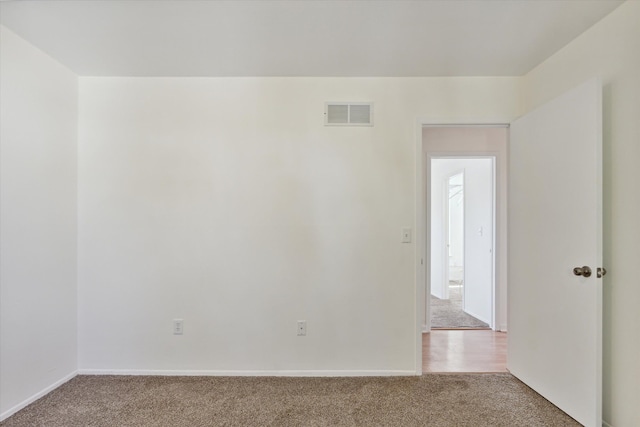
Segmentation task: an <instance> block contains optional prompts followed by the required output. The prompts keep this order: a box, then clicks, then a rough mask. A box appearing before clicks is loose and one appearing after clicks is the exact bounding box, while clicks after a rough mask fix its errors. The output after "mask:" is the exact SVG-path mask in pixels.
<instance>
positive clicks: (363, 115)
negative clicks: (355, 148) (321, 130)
mask: <svg viewBox="0 0 640 427" xmlns="http://www.w3.org/2000/svg"><path fill="white" fill-rule="evenodd" d="M324 124H325V126H373V103H371V102H327V103H326V104H325V107H324Z"/></svg>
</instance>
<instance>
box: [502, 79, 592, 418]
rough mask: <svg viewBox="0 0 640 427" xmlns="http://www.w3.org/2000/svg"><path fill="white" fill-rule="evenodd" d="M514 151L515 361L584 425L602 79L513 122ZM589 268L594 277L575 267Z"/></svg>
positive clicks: (520, 373) (588, 399)
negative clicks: (575, 269)
mask: <svg viewBox="0 0 640 427" xmlns="http://www.w3.org/2000/svg"><path fill="white" fill-rule="evenodd" d="M509 156H510V159H509V193H508V194H509V200H508V206H509V240H508V266H509V276H508V277H509V313H508V319H509V320H508V322H509V340H508V341H509V343H508V368H509V370H510V371H511V373H512V374H513V375H515V376H516V377H517V378H519V379H520V380H522V381H523V382H524V383H526V384H527V385H529V386H530V387H531V388H533V389H534V390H536V391H537V392H538V393H540V394H541V395H542V396H544V397H545V398H547V399H548V400H549V401H551V402H552V403H553V404H555V405H556V406H558V407H559V408H560V409H562V410H563V411H565V412H566V413H567V414H569V415H570V416H572V417H573V418H575V419H576V420H577V421H579V422H580V423H582V424H584V425H585V426H587V427H595V426H601V425H602V414H601V406H602V403H601V402H602V391H601V390H602V279H601V278H598V277H597V276H598V270H597V269H598V268H600V267H602V87H601V83H600V81H599V80H592V81H589V82H587V83H585V84H583V85H581V86H579V87H577V88H575V89H573V90H571V91H569V92H567V93H565V94H563V95H561V96H560V97H558V98H556V99H554V100H553V101H551V102H549V103H547V104H545V105H543V106H542V107H540V108H538V109H536V110H534V111H533V112H531V113H529V114H527V115H525V116H523V117H521V118H520V119H518V120H516V121H515V122H513V123H512V125H511V138H510V153H509ZM583 266H588V267H590V268H591V270H592V274H591V276H590V277H585V276H584V275H581V276H578V275H575V274H574V267H580V268H581V267H583ZM576 272H577V273H580V271H576Z"/></svg>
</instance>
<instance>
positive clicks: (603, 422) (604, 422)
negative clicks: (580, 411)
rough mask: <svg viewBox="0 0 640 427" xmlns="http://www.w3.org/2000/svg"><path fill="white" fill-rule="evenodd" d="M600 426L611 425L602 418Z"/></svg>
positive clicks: (606, 426) (608, 426) (610, 426)
mask: <svg viewBox="0 0 640 427" xmlns="http://www.w3.org/2000/svg"><path fill="white" fill-rule="evenodd" d="M602 427H613V426H612V425H611V424H609V423H608V422H606V421H605V420H602Z"/></svg>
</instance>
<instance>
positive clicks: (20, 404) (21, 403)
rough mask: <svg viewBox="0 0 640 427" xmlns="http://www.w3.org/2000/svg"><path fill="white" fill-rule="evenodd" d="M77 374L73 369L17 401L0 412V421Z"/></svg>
mask: <svg viewBox="0 0 640 427" xmlns="http://www.w3.org/2000/svg"><path fill="white" fill-rule="evenodd" d="M77 375H78V371H73V372H72V373H70V374H69V375H66V376H64V377H62V378H61V379H59V380H58V381H56V382H55V383H53V384H51V385H50V386H48V387H46V388H44V389H42V390H40V391H39V392H37V393H36V394H34V395H33V396H31V397H29V398H28V399H26V400H23V401H22V402H20V403H18V404H17V405H16V406H14V407H13V408H10V409H8V410H6V411H4V412H3V413H2V414H0V421H4V420H6V419H7V418H9V417H10V416H11V415H13V414H15V413H16V412H18V411H19V410H21V409H23V408H25V407H27V406H28V405H30V404H32V403H33V402H35V401H36V400H38V399H40V398H41V397H42V396H44V395H45V394H48V393H50V392H52V391H53V390H55V389H56V388H58V387H60V386H61V385H62V384H64V383H66V382H67V381H69V380H70V379H72V378H74V377H75V376H77Z"/></svg>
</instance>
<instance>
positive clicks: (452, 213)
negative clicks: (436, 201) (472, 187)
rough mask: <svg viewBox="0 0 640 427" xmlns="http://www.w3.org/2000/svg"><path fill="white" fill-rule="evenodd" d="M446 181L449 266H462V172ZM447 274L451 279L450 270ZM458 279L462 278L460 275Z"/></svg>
mask: <svg viewBox="0 0 640 427" xmlns="http://www.w3.org/2000/svg"><path fill="white" fill-rule="evenodd" d="M447 181H448V182H447V183H445V186H447V187H448V188H447V189H446V190H445V191H447V190H448V193H447V195H448V204H449V267H460V268H462V266H463V265H464V197H463V194H464V174H462V173H460V174H457V175H455V176H452V177H451V179H448V180H447ZM452 185H453V186H456V187H455V189H452V188H451V186H452ZM458 186H459V187H458ZM452 192H454V193H453V194H452ZM445 203H446V202H445ZM449 275H450V279H452V278H451V272H449ZM458 280H462V277H460V278H459V279H458Z"/></svg>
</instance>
